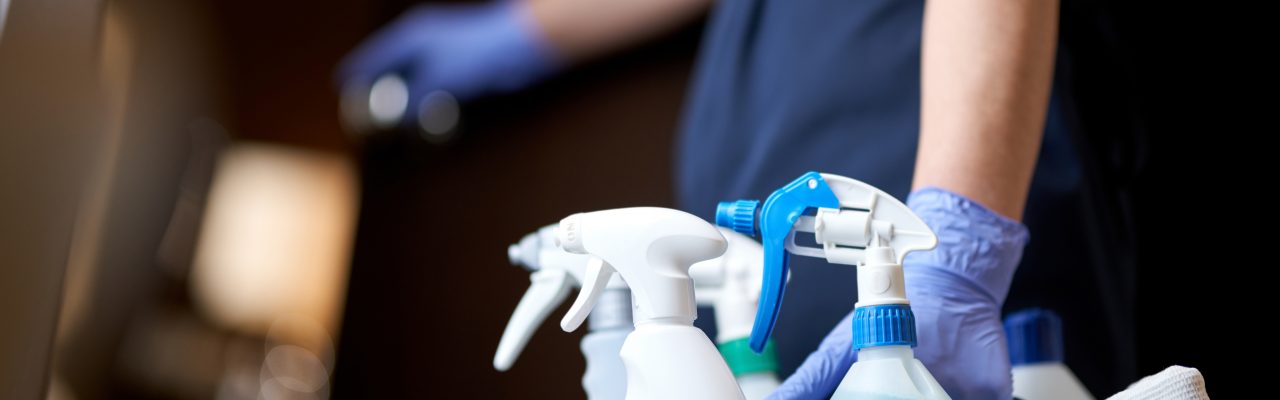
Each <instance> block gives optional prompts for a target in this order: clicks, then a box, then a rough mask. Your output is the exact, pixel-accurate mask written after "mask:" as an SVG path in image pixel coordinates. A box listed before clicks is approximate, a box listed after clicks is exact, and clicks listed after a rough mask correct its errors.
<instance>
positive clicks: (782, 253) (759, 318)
mask: <svg viewBox="0 0 1280 400" xmlns="http://www.w3.org/2000/svg"><path fill="white" fill-rule="evenodd" d="M721 204H723V203H721ZM818 207H822V208H840V199H838V198H836V194H835V192H834V191H832V190H831V187H830V186H827V182H826V180H823V179H822V174H819V173H817V172H808V173H805V174H804V175H801V176H800V177H799V178H796V180H794V181H791V183H788V184H787V185H786V186H783V187H782V188H781V189H778V190H776V191H774V192H773V194H771V195H769V198H768V199H766V200H765V201H764V206H762V207H760V209H759V210H760V211H759V221H758V223H757V224H755V226H756V227H758V228H759V230H760V242H761V244H762V245H763V246H764V279H762V280H761V284H760V302H759V306H758V308H757V309H756V320H755V324H754V325H753V326H752V328H751V350H752V351H755V352H756V353H760V352H762V351H764V346H765V343H766V342H767V341H768V339H769V336H770V335H772V334H773V325H774V323H775V322H777V320H778V310H779V309H781V307H782V295H783V292H784V291H785V290H786V286H787V254H786V251H787V250H786V247H785V245H786V240H787V235H788V234H790V233H791V228H792V226H793V225H795V223H796V219H797V218H800V216H801V215H804V212H805V210H808V209H810V208H818ZM726 208H727V207H726V206H722V207H721V208H720V209H726ZM752 208H754V207H752ZM745 209H746V206H745V205H743V206H737V205H734V206H733V210H734V211H725V213H737V212H739V211H737V210H745ZM717 211H719V210H717ZM743 212H744V213H745V211H743ZM716 214H717V215H716V220H717V223H719V221H720V220H721V217H720V214H721V213H720V212H717V213H716Z"/></svg>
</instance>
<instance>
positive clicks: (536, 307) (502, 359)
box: [493, 225, 631, 400]
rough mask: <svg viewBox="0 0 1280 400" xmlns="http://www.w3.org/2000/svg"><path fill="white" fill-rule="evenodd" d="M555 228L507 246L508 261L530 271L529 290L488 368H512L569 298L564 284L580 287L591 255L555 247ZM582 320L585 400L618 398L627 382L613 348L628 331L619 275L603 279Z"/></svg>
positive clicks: (627, 301) (627, 297) (626, 293)
mask: <svg viewBox="0 0 1280 400" xmlns="http://www.w3.org/2000/svg"><path fill="white" fill-rule="evenodd" d="M557 227H558V225H548V226H546V227H543V228H542V229H539V230H538V231H537V232H534V233H530V234H528V235H525V237H524V238H523V239H521V240H520V243H519V244H513V245H511V246H510V247H508V248H507V256H508V258H510V259H511V263H512V264H515V265H520V266H523V267H524V268H526V269H528V270H530V271H532V273H531V274H530V275H529V289H528V290H526V291H525V292H524V296H523V297H521V298H520V303H519V304H518V305H517V306H516V309H515V311H514V312H512V313H511V319H510V320H509V321H507V328H506V330H504V331H503V332H502V339H501V340H500V341H499V342H498V351H497V353H495V354H494V356H493V368H495V369H497V370H499V371H506V370H508V369H510V368H511V365H512V364H513V363H515V361H516V358H517V357H519V356H520V352H521V351H523V350H524V347H525V345H526V344H528V343H529V339H530V338H531V337H532V336H533V332H534V331H536V330H537V329H538V327H539V326H541V325H542V322H543V321H544V320H546V318H547V315H548V314H550V313H551V311H554V310H555V308H556V307H557V306H559V305H560V303H562V302H564V300H565V298H567V297H568V295H569V288H570V287H581V286H582V282H583V279H584V278H585V276H586V269H587V262H588V260H590V257H589V256H585V255H581V254H572V253H569V252H566V251H564V250H561V249H560V248H558V247H556V245H555V231H556V229H557ZM587 324H588V329H589V332H588V333H587V335H586V336H584V337H583V338H582V344H581V348H582V355H583V357H585V358H586V359H587V370H586V373H585V374H583V376H582V388H583V389H584V390H586V392H587V398H588V399H592V400H601V399H605V400H607V399H622V398H623V396H624V395H625V394H626V390H627V386H626V383H627V381H626V370H625V369H623V366H622V359H621V358H618V351H619V350H621V349H622V343H623V341H624V340H625V339H626V338H627V334H629V333H631V291H630V290H628V289H627V286H626V284H624V283H623V282H622V280H621V279H619V278H617V277H614V278H612V279H609V281H608V282H607V283H606V284H605V288H604V290H603V293H602V294H601V295H600V300H599V302H598V304H597V305H596V308H595V311H594V312H592V313H591V317H590V319H589V320H588V323H587Z"/></svg>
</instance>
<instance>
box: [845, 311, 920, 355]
mask: <svg viewBox="0 0 1280 400" xmlns="http://www.w3.org/2000/svg"><path fill="white" fill-rule="evenodd" d="M876 346H911V347H916V315H915V314H914V313H912V312H911V306H909V305H906V304H883V305H876V306H866V307H858V308H855V309H854V310H853V348H854V350H857V349H861V348H865V347H876Z"/></svg>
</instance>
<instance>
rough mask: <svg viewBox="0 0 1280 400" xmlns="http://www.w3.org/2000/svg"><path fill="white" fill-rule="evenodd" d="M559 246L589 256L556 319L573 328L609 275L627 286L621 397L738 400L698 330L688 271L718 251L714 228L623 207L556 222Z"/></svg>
mask: <svg viewBox="0 0 1280 400" xmlns="http://www.w3.org/2000/svg"><path fill="white" fill-rule="evenodd" d="M556 238H557V240H558V242H559V245H560V247H561V248H563V249H564V250H566V251H569V252H572V253H576V254H589V255H591V257H592V258H591V260H590V262H589V263H588V265H587V272H586V277H585V279H584V280H583V283H582V291H580V292H579V293H578V297H577V299H576V300H574V303H573V306H572V307H571V308H570V309H569V313H568V314H567V315H565V317H564V319H563V320H561V321H560V327H561V328H563V329H564V330H565V331H566V332H568V331H573V330H574V329H577V327H578V326H580V325H581V324H582V322H583V320H584V319H585V318H586V316H587V314H588V313H590V312H591V309H592V308H593V307H595V305H596V302H597V301H598V300H599V299H600V296H601V294H602V292H603V289H604V288H605V286H606V283H607V282H608V281H609V278H610V277H611V276H612V275H613V273H614V272H615V271H616V272H618V274H619V275H621V276H622V279H623V280H624V281H626V283H627V285H628V286H629V287H630V288H631V295H632V305H633V308H632V315H633V317H634V322H635V330H634V331H632V332H631V334H630V335H628V336H627V339H626V341H625V342H624V343H623V345H622V350H621V351H620V353H619V354H620V356H621V358H622V363H623V365H624V366H625V368H626V371H627V383H626V386H627V398H628V399H632V400H648V399H655V400H656V399H662V400H668V399H709V400H718V399H742V398H743V397H742V391H741V390H740V389H739V388H738V384H737V382H735V381H734V379H733V374H732V373H731V372H730V370H729V367H728V366H727V365H726V364H725V362H724V359H722V358H720V354H719V353H717V351H716V348H715V346H714V345H713V344H711V340H710V339H709V338H707V336H706V335H705V334H703V333H702V331H701V330H699V329H698V328H695V327H694V326H693V320H694V318H696V317H697V308H696V305H695V300H694V292H693V282H692V280H691V279H690V278H689V267H690V266H691V265H693V264H694V263H697V262H699V261H704V260H709V259H712V258H715V257H717V256H719V255H721V254H723V253H724V251H725V247H726V243H725V239H724V237H723V236H721V235H720V232H718V231H717V230H716V229H715V227H713V226H712V225H710V224H708V223H706V222H705V221H703V220H701V219H699V218H698V217H695V216H693V215H691V214H688V213H685V212H682V211H677V210H670V209H663V208H649V207H644V208H624V209H616V210H607V211H597V212H591V213H582V214H574V215H571V216H569V217H567V218H565V219H564V220H562V221H561V222H560V229H559V231H558V232H557V236H556Z"/></svg>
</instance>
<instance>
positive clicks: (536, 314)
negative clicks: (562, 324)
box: [493, 269, 571, 371]
mask: <svg viewBox="0 0 1280 400" xmlns="http://www.w3.org/2000/svg"><path fill="white" fill-rule="evenodd" d="M569 278H570V277H569V273H568V272H565V271H563V270H547V269H544V270H540V271H536V272H534V273H533V274H531V275H529V281H530V282H529V289H528V290H525V292H524V296H523V297H521V298H520V303H519V304H518V305H516V310H515V312H513V313H511V320H510V321H508V322H507V328H506V329H505V330H503V331H502V339H501V340H499V341H498V351H497V353H495V354H494V355H493V368H494V369H497V370H498V371H506V370H508V369H510V368H511V364H514V363H515V362H516V358H517V357H520V352H521V351H524V346H525V345H526V344H528V343H529V338H530V337H532V336H533V332H534V331H536V330H537V329H538V326H540V325H542V321H545V320H546V319H547V315H548V314H550V313H551V311H553V310H555V308H556V306H557V305H559V304H560V302H562V301H564V298H565V297H567V296H568V295H569V285H570V284H571V283H570V280H569Z"/></svg>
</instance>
